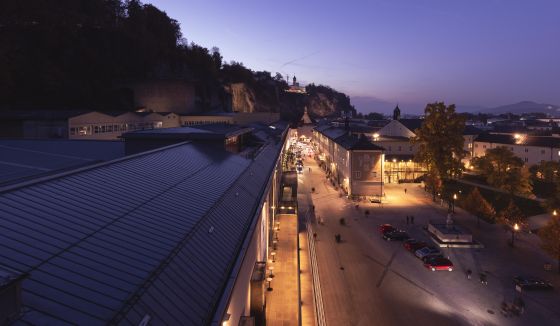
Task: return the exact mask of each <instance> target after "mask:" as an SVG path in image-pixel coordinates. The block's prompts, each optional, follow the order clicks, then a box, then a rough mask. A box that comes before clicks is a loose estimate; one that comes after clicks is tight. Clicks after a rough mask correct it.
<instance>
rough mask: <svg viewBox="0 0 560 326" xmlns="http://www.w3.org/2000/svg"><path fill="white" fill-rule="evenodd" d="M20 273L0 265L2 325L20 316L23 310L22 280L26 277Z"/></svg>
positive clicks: (0, 316)
mask: <svg viewBox="0 0 560 326" xmlns="http://www.w3.org/2000/svg"><path fill="white" fill-rule="evenodd" d="M25 276H26V275H25V274H24V273H20V272H17V271H14V270H12V269H9V268H7V267H4V266H2V265H0V325H7V324H10V323H11V322H13V321H14V320H16V319H17V318H18V317H19V314H20V311H21V306H22V304H21V282H22V281H23V279H24V278H25Z"/></svg>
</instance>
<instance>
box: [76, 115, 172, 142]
mask: <svg viewBox="0 0 560 326" xmlns="http://www.w3.org/2000/svg"><path fill="white" fill-rule="evenodd" d="M179 126H180V119H179V116H178V115H177V114H174V113H171V114H160V113H150V114H147V115H144V114H137V113H134V112H126V113H123V114H121V115H117V116H112V115H108V114H104V113H101V112H89V113H85V114H82V115H79V116H75V117H72V118H70V119H68V129H69V133H68V138H70V139H95V140H116V139H119V137H120V136H121V135H122V134H123V133H125V132H129V131H135V130H145V129H154V128H173V127H179Z"/></svg>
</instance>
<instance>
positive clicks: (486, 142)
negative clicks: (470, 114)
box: [473, 134, 560, 166]
mask: <svg viewBox="0 0 560 326" xmlns="http://www.w3.org/2000/svg"><path fill="white" fill-rule="evenodd" d="M499 146H503V147H506V148H509V149H510V150H511V151H512V152H513V153H514V154H515V156H517V157H519V158H521V159H522V160H523V162H525V165H527V166H531V165H535V164H539V163H541V162H542V161H555V162H560V137H548V136H528V135H524V134H481V135H478V136H477V137H476V138H475V139H474V141H473V157H481V156H484V155H486V151H487V150H489V149H492V148H496V147H499Z"/></svg>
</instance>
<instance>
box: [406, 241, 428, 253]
mask: <svg viewBox="0 0 560 326" xmlns="http://www.w3.org/2000/svg"><path fill="white" fill-rule="evenodd" d="M403 246H404V248H405V249H406V250H408V251H410V252H411V253H415V252H416V250H418V249H422V248H424V247H427V246H428V244H427V243H425V242H424V241H418V240H414V241H409V240H407V241H405V242H404V244H403Z"/></svg>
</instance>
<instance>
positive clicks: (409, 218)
mask: <svg viewBox="0 0 560 326" xmlns="http://www.w3.org/2000/svg"><path fill="white" fill-rule="evenodd" d="M408 224H414V216H412V215H410V216H409V215H407V216H406V225H408Z"/></svg>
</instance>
